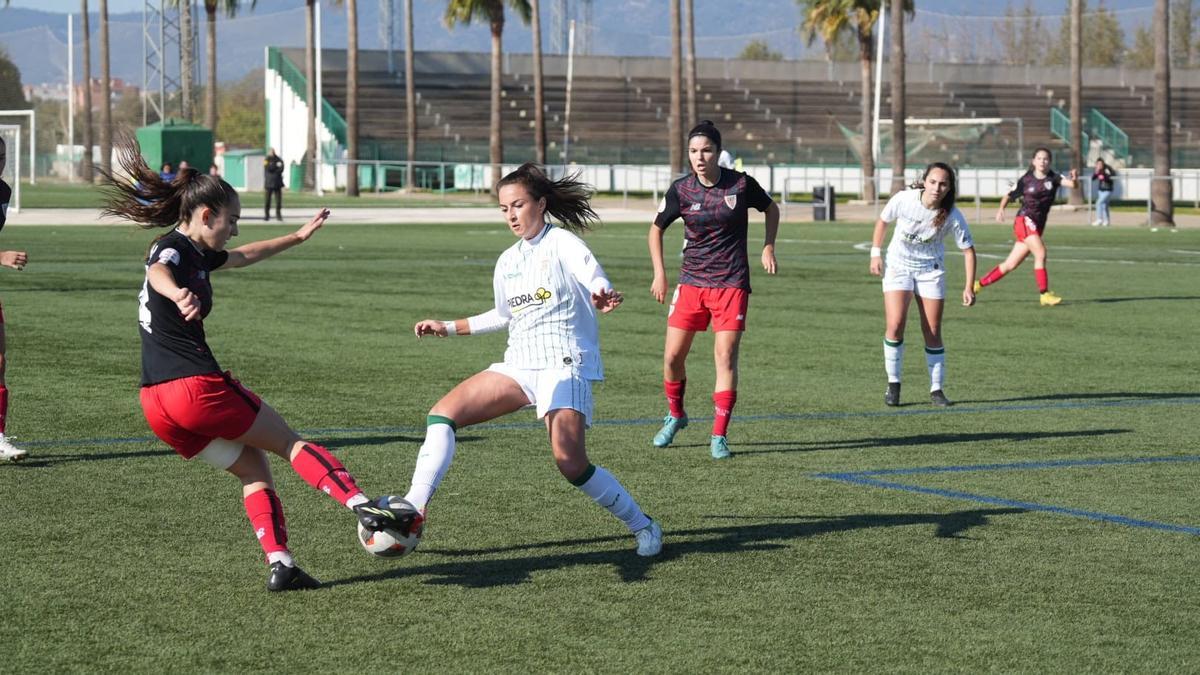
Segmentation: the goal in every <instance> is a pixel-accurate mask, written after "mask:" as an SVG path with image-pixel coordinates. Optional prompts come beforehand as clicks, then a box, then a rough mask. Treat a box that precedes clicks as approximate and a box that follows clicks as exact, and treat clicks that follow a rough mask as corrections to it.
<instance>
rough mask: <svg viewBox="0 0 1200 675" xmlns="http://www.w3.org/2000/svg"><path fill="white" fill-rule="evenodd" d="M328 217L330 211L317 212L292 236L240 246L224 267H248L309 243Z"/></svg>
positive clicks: (233, 251)
mask: <svg viewBox="0 0 1200 675" xmlns="http://www.w3.org/2000/svg"><path fill="white" fill-rule="evenodd" d="M328 217H329V209H321V210H320V211H318V212H317V215H315V216H313V217H312V220H310V221H308V222H307V223H305V224H304V226H303V227H301V228H300V229H298V230H296V231H295V232H293V233H291V234H285V235H283V236H282V237H276V238H274V239H267V240H264V241H255V242H251V243H249V244H246V245H244V246H239V247H237V248H235V249H233V250H231V251H229V260H228V261H226V263H225V264H224V265H223V267H246V266H248V265H253V264H254V263H256V262H261V261H263V260H266V259H267V258H270V257H271V256H273V255H275V254H276V253H282V252H284V251H286V250H288V249H289V248H291V247H293V246H296V245H298V244H303V243H304V242H306V241H308V238H309V237H311V236H313V233H315V232H316V231H317V230H319V229H321V226H322V225H324V224H325V219H326V218H328Z"/></svg>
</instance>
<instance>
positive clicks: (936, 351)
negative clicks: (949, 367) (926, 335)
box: [925, 347, 946, 354]
mask: <svg viewBox="0 0 1200 675" xmlns="http://www.w3.org/2000/svg"><path fill="white" fill-rule="evenodd" d="M925 353H926V354H945V353H946V348H945V347H926V348H925Z"/></svg>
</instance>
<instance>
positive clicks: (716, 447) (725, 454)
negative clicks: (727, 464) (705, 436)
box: [709, 436, 733, 459]
mask: <svg viewBox="0 0 1200 675" xmlns="http://www.w3.org/2000/svg"><path fill="white" fill-rule="evenodd" d="M709 449H711V450H712V458H713V459H729V458H730V457H732V456H733V453H732V452H730V451H729V442H728V441H726V440H725V437H724V436H713V437H712V442H711V443H710V444H709Z"/></svg>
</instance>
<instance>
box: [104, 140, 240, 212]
mask: <svg viewBox="0 0 1200 675" xmlns="http://www.w3.org/2000/svg"><path fill="white" fill-rule="evenodd" d="M116 148H117V164H118V165H119V166H120V168H121V171H122V172H123V173H124V175H123V176H118V175H117V172H115V171H114V172H111V173H110V172H105V171H103V170H101V176H102V177H103V179H104V181H103V182H104V186H105V187H104V210H103V212H102V213H103V215H105V216H116V217H117V218H124V219H126V220H131V221H133V222H135V223H137V224H138V226H139V227H142V228H143V229H147V230H148V229H152V228H155V227H175V226H176V225H179V224H180V223H183V222H186V221H188V220H191V217H192V214H193V213H195V212H196V211H197V210H198V209H201V208H204V207H208V208H210V209H212V210H214V211H219V210H221V209H222V208H224V207H226V206H229V205H230V204H232V203H234V202H236V201H237V199H238V194H237V192H236V191H235V190H234V189H233V186H231V185H230V184H229V183H226V182H225V181H224V180H221V179H220V178H217V177H215V176H210V175H208V174H203V173H200V172H199V171H197V170H195V169H193V168H191V167H188V168H186V169H183V170H181V171H180V172H179V173H178V174H176V175H175V178H174V179H173V180H171V181H165V180H163V179H162V177H161V176H159V174H158V172H157V171H155V170H153V169H151V168H150V165H148V164H147V163H146V160H145V159H144V158H143V157H142V152H141V147H140V146H139V145H138V142H137V141H136V140H135V139H133V138H132V137H130V136H129V135H128V134H123V135H122V136H121V137H120V138H119V139H118V141H117V144H116Z"/></svg>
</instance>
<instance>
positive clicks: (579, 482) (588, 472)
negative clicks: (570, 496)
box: [571, 464, 596, 487]
mask: <svg viewBox="0 0 1200 675" xmlns="http://www.w3.org/2000/svg"><path fill="white" fill-rule="evenodd" d="M595 473H596V465H595V464H588V468H586V469H584V470H583V473H582V474H580V475H579V478H576V479H575V480H573V481H571V485H574V486H575V487H583V485H584V483H587V482H588V481H589V480H591V479H592V476H593V475H594V474H595Z"/></svg>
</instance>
